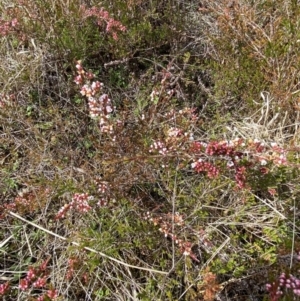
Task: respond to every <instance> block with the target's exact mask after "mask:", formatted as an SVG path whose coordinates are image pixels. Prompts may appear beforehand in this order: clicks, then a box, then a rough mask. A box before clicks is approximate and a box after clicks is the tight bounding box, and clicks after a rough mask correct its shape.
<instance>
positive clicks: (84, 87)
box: [74, 61, 114, 134]
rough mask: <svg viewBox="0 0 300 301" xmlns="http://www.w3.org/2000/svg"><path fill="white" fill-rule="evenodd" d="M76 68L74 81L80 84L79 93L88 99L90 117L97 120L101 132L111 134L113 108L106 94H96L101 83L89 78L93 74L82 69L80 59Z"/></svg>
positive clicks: (99, 89)
mask: <svg viewBox="0 0 300 301" xmlns="http://www.w3.org/2000/svg"><path fill="white" fill-rule="evenodd" d="M76 69H77V73H78V75H77V76H76V77H75V80H74V81H75V83H76V84H77V85H80V86H81V91H80V93H81V95H83V96H86V97H87V99H88V106H89V113H90V116H91V118H95V119H97V120H99V127H100V129H101V131H102V132H103V133H110V134H112V133H113V131H114V128H113V124H112V122H111V120H110V118H111V113H112V112H113V110H114V108H113V105H112V102H111V100H110V98H109V97H108V95H107V94H102V95H101V96H98V94H99V93H100V92H101V89H102V87H103V83H100V82H99V81H93V82H91V80H92V79H93V78H94V77H95V75H94V74H93V73H91V72H87V71H85V70H84V69H83V67H82V65H81V61H77V64H76Z"/></svg>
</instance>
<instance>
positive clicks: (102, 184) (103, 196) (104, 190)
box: [95, 179, 110, 207]
mask: <svg viewBox="0 0 300 301" xmlns="http://www.w3.org/2000/svg"><path fill="white" fill-rule="evenodd" d="M95 182H96V184H97V186H98V192H99V194H100V198H99V200H98V202H97V206H99V207H103V206H106V205H107V203H108V199H109V192H110V186H109V183H108V182H106V181H102V180H101V179H96V180H95Z"/></svg>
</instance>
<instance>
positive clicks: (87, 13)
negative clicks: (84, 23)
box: [81, 5, 126, 40]
mask: <svg viewBox="0 0 300 301" xmlns="http://www.w3.org/2000/svg"><path fill="white" fill-rule="evenodd" d="M81 10H82V13H83V17H84V18H85V19H86V18H88V17H95V18H96V20H97V25H98V26H102V25H103V24H104V23H105V24H106V29H105V30H106V32H107V33H111V34H112V36H113V39H114V40H118V34H117V32H118V31H121V32H122V31H126V27H125V26H124V25H122V23H121V22H119V21H117V20H115V19H114V18H112V17H111V16H110V14H109V12H108V11H107V10H105V9H104V8H103V7H101V8H97V7H95V6H93V7H91V8H86V6H85V5H82V6H81Z"/></svg>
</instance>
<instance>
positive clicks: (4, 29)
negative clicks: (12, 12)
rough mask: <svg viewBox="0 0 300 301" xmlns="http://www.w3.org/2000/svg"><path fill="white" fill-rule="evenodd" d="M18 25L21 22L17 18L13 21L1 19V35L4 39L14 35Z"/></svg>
mask: <svg viewBox="0 0 300 301" xmlns="http://www.w3.org/2000/svg"><path fill="white" fill-rule="evenodd" d="M18 24H19V22H18V20H17V19H16V18H14V19H12V20H11V21H4V20H1V19H0V35H1V36H3V37H4V36H7V35H8V34H10V33H12V32H13V31H15V29H16V27H17V25H18Z"/></svg>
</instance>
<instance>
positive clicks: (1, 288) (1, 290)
mask: <svg viewBox="0 0 300 301" xmlns="http://www.w3.org/2000/svg"><path fill="white" fill-rule="evenodd" d="M8 290H9V282H8V281H7V282H5V283H2V284H0V296H1V295H4V294H6V293H7V292H8Z"/></svg>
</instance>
